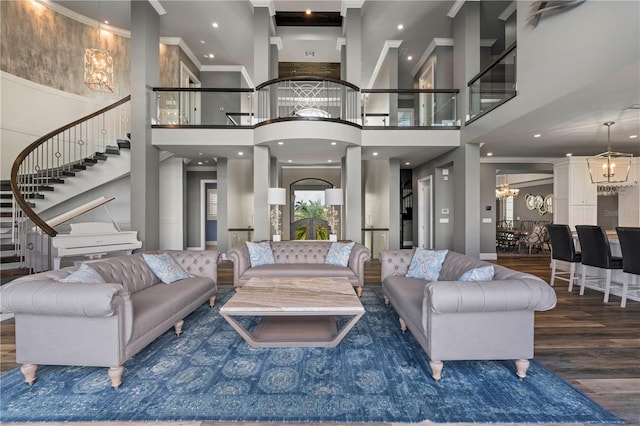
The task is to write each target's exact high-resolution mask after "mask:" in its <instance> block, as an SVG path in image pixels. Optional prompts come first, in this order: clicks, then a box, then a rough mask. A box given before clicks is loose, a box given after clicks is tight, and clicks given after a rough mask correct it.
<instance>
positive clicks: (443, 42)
mask: <svg viewBox="0 0 640 426" xmlns="http://www.w3.org/2000/svg"><path fill="white" fill-rule="evenodd" d="M438 46H453V39H452V38H444V37H435V38H434V39H433V40H431V43H429V45H428V46H427V48H426V49H425V51H424V53H423V54H422V56H421V57H420V60H419V61H418V62H417V63H416V66H415V67H413V69H412V70H411V77H415V76H416V74H417V73H418V71H420V68H422V66H423V65H424V63H425V62H427V59H429V56H431V54H432V53H433V51H434V50H435V49H436V47H438Z"/></svg>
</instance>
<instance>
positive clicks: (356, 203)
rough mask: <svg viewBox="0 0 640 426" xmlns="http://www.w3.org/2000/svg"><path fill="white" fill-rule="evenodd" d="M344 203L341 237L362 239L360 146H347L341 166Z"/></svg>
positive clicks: (354, 239)
mask: <svg viewBox="0 0 640 426" xmlns="http://www.w3.org/2000/svg"><path fill="white" fill-rule="evenodd" d="M343 171H344V174H345V178H344V189H345V205H344V212H343V215H344V226H343V229H342V238H344V239H347V240H352V241H356V242H361V241H362V148H361V147H359V146H352V147H347V153H346V156H345V166H344V168H343Z"/></svg>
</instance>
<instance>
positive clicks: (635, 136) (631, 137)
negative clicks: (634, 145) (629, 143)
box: [629, 135, 638, 139]
mask: <svg viewBox="0 0 640 426" xmlns="http://www.w3.org/2000/svg"><path fill="white" fill-rule="evenodd" d="M637 137H638V135H631V136H629V139H635V138H637Z"/></svg>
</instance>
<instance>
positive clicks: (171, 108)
mask: <svg viewBox="0 0 640 426" xmlns="http://www.w3.org/2000/svg"><path fill="white" fill-rule="evenodd" d="M240 90H242V89H240ZM155 94H156V108H155V114H154V115H155V119H154V122H153V123H152V124H156V125H170V126H199V125H202V126H229V127H236V126H251V125H253V115H252V109H253V93H251V90H250V91H248V92H246V91H238V90H236V89H233V90H230V89H195V90H194V89H179V88H176V89H175V90H173V89H171V90H162V91H157V90H156V92H155Z"/></svg>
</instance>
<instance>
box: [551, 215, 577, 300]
mask: <svg viewBox="0 0 640 426" xmlns="http://www.w3.org/2000/svg"><path fill="white" fill-rule="evenodd" d="M546 228H547V232H548V234H549V239H550V240H551V283H550V284H551V287H553V285H554V282H555V280H556V279H558V280H562V281H568V282H569V292H571V291H572V290H573V282H574V280H575V281H576V282H577V280H578V277H577V276H576V265H580V262H581V261H582V255H581V254H580V253H578V252H576V247H575V245H574V244H573V236H572V235H571V229H570V228H569V225H558V224H549V225H546ZM558 260H560V261H563V262H568V263H569V264H570V266H569V271H568V272H567V271H558V270H557V266H558V265H557V263H558ZM566 274H569V277H568V278H567V277H565V276H564V275H566Z"/></svg>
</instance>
